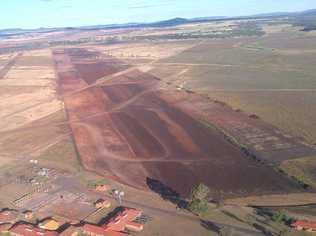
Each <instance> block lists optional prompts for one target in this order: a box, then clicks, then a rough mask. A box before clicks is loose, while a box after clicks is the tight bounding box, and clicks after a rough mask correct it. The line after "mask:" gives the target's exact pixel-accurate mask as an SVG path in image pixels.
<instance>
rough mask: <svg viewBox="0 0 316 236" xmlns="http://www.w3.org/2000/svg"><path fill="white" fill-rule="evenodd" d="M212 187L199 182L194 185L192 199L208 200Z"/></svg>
mask: <svg viewBox="0 0 316 236" xmlns="http://www.w3.org/2000/svg"><path fill="white" fill-rule="evenodd" d="M209 193H210V189H209V188H208V187H207V186H206V185H205V184H202V183H200V184H198V185H196V186H194V187H193V188H192V190H191V199H192V200H197V199H198V200H201V201H203V200H206V201H207V200H208V196H209Z"/></svg>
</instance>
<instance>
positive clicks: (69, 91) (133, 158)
mask: <svg viewBox="0 0 316 236" xmlns="http://www.w3.org/2000/svg"><path fill="white" fill-rule="evenodd" d="M73 51H76V55H74V54H72V52H73ZM80 51H82V53H79V52H80ZM96 55H98V53H97V52H96V53H95V54H94V53H93V51H87V50H86V49H65V50H55V52H54V58H55V62H56V70H57V73H58V76H59V81H60V91H61V94H62V96H63V98H64V102H65V108H66V111H67V115H68V119H69V121H70V126H71V129H72V132H73V135H74V140H75V142H76V147H77V149H78V152H79V154H80V158H81V162H82V164H83V165H84V167H85V168H86V169H88V170H91V171H95V172H97V173H99V174H102V175H105V176H108V177H111V178H114V179H116V180H119V181H120V182H122V183H125V184H128V185H131V186H134V187H137V188H141V189H147V188H148V186H147V183H146V180H147V178H150V179H156V180H159V181H160V182H161V183H163V184H164V185H165V186H168V187H171V188H173V189H175V190H176V191H177V192H179V193H180V194H182V195H184V196H188V193H189V191H190V189H191V187H192V186H193V185H194V184H196V183H199V182H203V183H205V184H207V185H208V186H209V187H210V189H211V193H212V196H213V197H235V196H248V195H258V194H259V195H260V194H271V193H289V192H295V191H303V190H302V189H301V188H300V187H299V186H298V185H296V184H295V183H293V182H291V180H290V179H287V178H286V177H284V176H282V175H281V174H279V173H277V172H275V171H274V170H273V169H272V168H270V167H268V166H266V165H264V164H262V163H259V162H257V161H255V160H253V159H252V158H250V157H248V156H247V155H246V154H245V153H244V152H242V151H241V150H240V148H239V147H238V146H237V145H234V144H232V143H231V142H229V141H228V140H227V137H225V135H224V134H223V133H222V132H221V131H220V130H219V129H217V128H213V127H209V126H207V125H205V123H204V122H202V121H203V120H204V119H205V120H206V121H208V122H211V123H214V124H215V125H216V126H218V127H220V128H222V127H221V125H223V124H224V125H228V126H229V124H230V123H229V122H225V119H227V117H225V116H228V115H230V114H231V113H234V111H233V110H225V109H224V111H223V106H222V105H221V104H218V103H214V102H212V101H210V100H208V99H205V98H202V97H201V96H199V95H194V94H192V93H191V94H190V93H187V92H184V91H175V90H173V91H172V90H171V91H168V90H161V89H159V86H160V84H159V83H160V79H159V78H156V77H154V76H152V75H150V74H147V73H143V72H141V71H138V70H137V69H135V70H131V69H130V68H129V69H123V68H122V67H120V65H119V61H118V60H115V59H113V60H109V59H106V62H108V63H104V61H103V62H102V61H101V62H100V61H99V60H100V59H96V58H97V57H96ZM80 60H81V63H80V64H81V65H82V67H83V64H84V63H87V64H91V63H93V64H98V65H102V66H106V67H108V68H100V69H98V70H97V71H99V72H100V73H99V74H98V76H95V75H92V78H93V80H92V81H91V80H88V81H87V78H86V76H87V75H86V71H85V72H84V73H83V76H82V75H81V73H80V70H78V69H77V68H76V65H77V64H79V63H78V61H80ZM72 62H76V63H74V64H73V63H72ZM119 70H121V72H122V73H120V72H119ZM124 70H125V71H126V73H123V72H124ZM109 71H110V72H109ZM109 73H112V74H109ZM115 74H116V75H117V76H115ZM84 78H86V79H84ZM98 79H99V80H98ZM93 82H95V83H94V84H93ZM193 104H194V105H193ZM190 107H191V108H190ZM203 108H204V110H203ZM199 109H201V112H200V113H199V112H198V110H199ZM217 112H220V113H219V115H218V116H219V117H216V114H217ZM203 114H204V115H203ZM208 116H210V117H208ZM221 116H222V117H221ZM235 116H236V118H233V119H236V120H237V121H238V119H239V120H243V122H244V123H245V124H247V123H251V122H250V121H249V120H251V118H249V117H248V116H246V115H244V116H242V118H239V117H238V114H237V115H236V114H235ZM212 117H213V118H212ZM216 120H217V121H218V122H217V123H216ZM220 121H224V123H223V122H222V123H221V122H220ZM260 122H261V121H257V123H258V124H259V123H260ZM237 123H238V122H237ZM224 125H223V126H224ZM253 125H255V124H253ZM229 128H230V127H229ZM262 129H264V130H265V132H267V133H268V134H270V133H271V132H272V133H273V132H275V130H274V131H271V130H270V129H271V128H269V126H268V125H262ZM227 130H228V132H231V130H233V129H231V130H230V129H227ZM235 132H238V131H237V130H235ZM278 135H279V134H278ZM241 136H242V135H241ZM278 139H279V142H281V144H282V141H284V139H286V138H285V137H283V136H282V135H279V137H278ZM289 140H291V142H294V143H295V140H292V139H290V138H289ZM295 144H296V143H295ZM299 145H303V149H304V148H306V150H305V149H304V150H303V152H305V151H306V152H309V151H311V152H312V151H313V150H312V149H311V150H310V149H309V147H305V146H304V144H298V146H299ZM272 147H273V145H272ZM287 148H289V147H288V146H286V147H285V149H287ZM290 148H292V146H291V147H290ZM294 148H296V146H294ZM298 149H299V148H298ZM264 151H266V152H271V151H273V148H271V147H265V150H264ZM298 156H300V155H298ZM271 158H273V157H271ZM283 158H284V157H283ZM295 158H297V156H295ZM266 159H269V158H268V157H266ZM258 186H260V187H258Z"/></svg>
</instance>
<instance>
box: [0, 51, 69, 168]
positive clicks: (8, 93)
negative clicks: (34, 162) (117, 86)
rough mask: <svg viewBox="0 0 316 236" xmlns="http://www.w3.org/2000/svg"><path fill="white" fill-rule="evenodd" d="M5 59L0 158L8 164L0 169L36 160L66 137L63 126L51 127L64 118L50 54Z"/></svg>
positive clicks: (0, 85)
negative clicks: (29, 159) (26, 160)
mask: <svg viewBox="0 0 316 236" xmlns="http://www.w3.org/2000/svg"><path fill="white" fill-rule="evenodd" d="M2 57H3V56H2ZM6 58H7V64H6V66H5V67H3V68H2V70H1V71H0V74H2V76H3V77H2V78H1V79H0V91H1V95H0V97H1V102H0V109H1V115H0V116H1V122H0V133H1V135H0V136H1V137H0V139H1V141H0V153H1V154H0V155H1V156H3V158H4V159H5V160H7V161H4V162H3V161H1V163H0V165H6V164H8V163H10V162H12V161H14V160H19V159H28V158H31V157H32V156H36V155H38V154H40V153H41V152H42V151H43V150H45V149H46V148H47V147H49V146H50V145H53V144H55V143H56V142H59V141H60V140H63V138H64V137H65V136H67V135H69V130H67V129H68V128H67V127H66V126H63V125H52V124H58V123H60V124H61V123H62V122H64V121H65V115H64V112H63V106H62V104H61V102H60V101H59V100H58V98H57V97H56V92H55V91H56V77H55V72H54V69H53V60H52V58H51V53H50V51H49V50H41V51H34V52H32V53H31V52H25V53H18V54H12V55H11V54H10V55H9V54H8V55H7V56H6ZM1 160H2V158H1Z"/></svg>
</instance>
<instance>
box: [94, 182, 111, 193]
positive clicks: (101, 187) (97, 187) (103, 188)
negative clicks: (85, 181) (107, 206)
mask: <svg viewBox="0 0 316 236" xmlns="http://www.w3.org/2000/svg"><path fill="white" fill-rule="evenodd" d="M109 189H110V186H108V185H105V184H96V185H95V190H96V191H98V192H106V191H108V190H109Z"/></svg>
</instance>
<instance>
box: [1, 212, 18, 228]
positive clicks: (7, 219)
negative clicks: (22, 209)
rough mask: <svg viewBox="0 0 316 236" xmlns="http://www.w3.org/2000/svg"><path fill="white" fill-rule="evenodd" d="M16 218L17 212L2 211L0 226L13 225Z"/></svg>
mask: <svg viewBox="0 0 316 236" xmlns="http://www.w3.org/2000/svg"><path fill="white" fill-rule="evenodd" d="M17 218H18V212H17V211H14V210H8V209H5V210H2V211H0V224H3V223H15V221H16V219H17Z"/></svg>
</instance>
